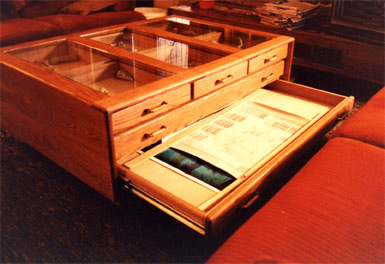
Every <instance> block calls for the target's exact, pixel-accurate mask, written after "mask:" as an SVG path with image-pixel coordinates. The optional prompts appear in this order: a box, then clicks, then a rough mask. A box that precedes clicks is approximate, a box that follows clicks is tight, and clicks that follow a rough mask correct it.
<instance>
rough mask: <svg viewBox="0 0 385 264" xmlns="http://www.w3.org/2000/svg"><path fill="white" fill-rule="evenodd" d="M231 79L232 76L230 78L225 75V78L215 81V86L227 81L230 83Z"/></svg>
mask: <svg viewBox="0 0 385 264" xmlns="http://www.w3.org/2000/svg"><path fill="white" fill-rule="evenodd" d="M232 78H233V76H232V75H231V74H229V75H227V77H225V78H223V79H220V80H216V81H215V85H218V84H222V83H225V82H228V81H230V80H231V79H232Z"/></svg>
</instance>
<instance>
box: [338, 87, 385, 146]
mask: <svg viewBox="0 0 385 264" xmlns="http://www.w3.org/2000/svg"><path fill="white" fill-rule="evenodd" d="M332 137H348V138H354V139H357V140H361V141H364V142H367V143H370V144H374V145H376V146H380V147H382V148H385V88H382V89H381V90H380V91H379V92H377V93H376V94H375V95H374V96H373V97H372V98H371V99H370V100H369V101H368V102H367V103H366V104H365V105H364V106H363V107H362V108H361V109H360V110H359V111H358V112H357V113H355V114H354V115H353V116H352V117H351V118H350V119H348V120H347V121H346V122H345V123H344V124H342V126H341V127H340V128H339V129H337V130H336V131H335V132H334V133H333V134H332Z"/></svg>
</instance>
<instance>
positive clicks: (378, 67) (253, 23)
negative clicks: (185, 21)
mask: <svg viewBox="0 0 385 264" xmlns="http://www.w3.org/2000/svg"><path fill="white" fill-rule="evenodd" d="M169 14H170V15H177V16H184V17H190V18H192V19H202V20H209V21H213V22H219V23H226V24H230V25H237V26H240V27H245V28H249V29H253V30H255V29H257V30H261V31H264V32H270V33H274V34H279V35H284V36H291V37H293V38H295V42H296V49H295V50H294V57H293V63H294V65H298V66H302V67H307V68H311V69H315V70H320V71H325V72H330V73H333V74H338V75H341V76H346V77H350V78H355V79H360V80H365V81H368V82H373V83H378V84H381V85H384V65H385V64H384V60H385V59H384V58H385V49H384V41H383V39H382V41H377V42H376V41H375V40H374V39H370V38H364V39H365V41H363V39H361V38H360V37H361V36H358V35H356V36H354V35H351V36H348V37H344V34H343V32H339V31H333V28H332V27H330V26H327V27H325V28H323V27H322V26H321V27H320V26H317V25H313V26H314V27H313V28H310V29H295V30H292V31H288V30H286V29H285V28H281V27H272V26H267V25H263V24H261V23H259V22H258V20H257V19H255V17H254V16H249V17H245V16H239V15H237V14H229V13H228V12H226V13H223V12H220V11H216V10H203V9H199V8H196V7H192V9H191V10H190V11H186V9H181V8H178V7H170V8H169ZM293 48H294V47H293Z"/></svg>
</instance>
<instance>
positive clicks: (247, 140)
mask: <svg viewBox="0 0 385 264" xmlns="http://www.w3.org/2000/svg"><path fill="white" fill-rule="evenodd" d="M328 110H329V107H327V106H322V105H319V104H315V103H312V102H309V101H305V100H302V99H298V98H293V97H291V96H287V95H283V94H280V93H276V92H272V91H268V90H260V92H259V93H258V94H257V95H256V96H255V97H253V98H251V99H250V100H248V101H246V102H243V103H242V104H240V105H239V106H237V107H236V108H234V109H233V110H231V111H229V112H228V113H226V114H225V115H223V116H220V117H218V118H216V119H214V120H212V121H211V122H210V123H208V124H207V125H205V126H203V127H202V128H200V129H199V130H197V131H195V132H193V133H191V134H189V135H187V136H186V137H184V138H182V139H181V140H180V141H178V142H176V143H174V144H173V145H172V147H173V148H175V149H179V150H182V151H184V152H187V153H189V154H191V155H194V156H196V157H199V158H201V159H203V160H205V161H207V162H209V163H211V164H212V165H214V166H216V167H218V168H220V169H222V170H224V171H226V172H228V173H230V174H231V175H232V176H234V177H235V178H240V177H241V176H242V175H244V174H245V173H246V172H247V171H248V170H249V169H250V168H252V167H254V166H255V165H256V164H257V163H258V162H260V161H261V160H263V159H264V158H265V157H267V156H268V155H269V154H270V153H272V152H273V151H274V150H275V149H276V148H278V147H279V146H282V144H285V143H288V141H289V139H291V138H294V136H295V134H296V133H297V132H298V131H299V130H300V129H301V128H302V127H304V126H305V125H307V124H308V123H309V122H315V121H316V120H317V119H319V117H321V116H322V115H323V114H324V113H325V112H326V111H328Z"/></svg>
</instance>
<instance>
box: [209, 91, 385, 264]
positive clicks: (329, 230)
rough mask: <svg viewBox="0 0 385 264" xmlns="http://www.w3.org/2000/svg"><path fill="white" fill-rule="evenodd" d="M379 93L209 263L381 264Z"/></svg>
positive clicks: (382, 95) (384, 123)
mask: <svg viewBox="0 0 385 264" xmlns="http://www.w3.org/2000/svg"><path fill="white" fill-rule="evenodd" d="M384 111H385V88H383V89H382V90H380V91H379V92H378V93H377V94H375V95H374V96H373V97H372V98H371V99H370V100H369V101H368V102H367V103H366V104H365V105H364V106H363V108H362V109H360V110H359V111H358V112H357V113H356V114H354V115H353V116H352V117H351V118H350V119H348V120H347V121H346V122H345V123H344V124H343V125H342V126H341V127H340V128H339V129H337V131H335V132H334V133H333V134H332V136H331V139H330V140H329V141H328V142H327V143H326V144H325V146H323V147H322V148H321V150H320V151H319V152H318V153H317V154H316V155H314V156H313V157H312V158H311V160H310V161H309V162H308V163H307V164H306V165H305V166H304V167H303V168H302V169H301V170H300V171H299V172H298V173H296V174H295V175H294V177H293V178H292V179H291V180H290V181H289V182H288V183H287V184H285V185H284V186H283V187H282V189H281V190H279V191H278V192H277V193H276V194H275V195H274V196H273V197H272V198H271V199H270V200H269V201H268V202H267V203H266V204H265V205H264V206H263V207H262V208H261V209H260V210H258V211H257V212H256V213H255V214H254V215H253V216H252V217H251V218H249V219H248V220H247V221H246V222H245V223H244V224H243V225H242V226H241V227H240V228H239V229H238V230H237V231H235V233H234V234H232V235H231V236H230V238H229V239H228V240H227V241H226V242H225V243H224V244H223V245H222V246H221V247H220V248H219V249H218V250H217V251H216V252H215V253H214V254H213V255H212V256H211V258H210V259H209V260H208V263H267V262H268V263H287V262H289V263H384V262H385V257H384V254H385V253H384V248H385V243H384V237H385V235H384V234H385V233H384V222H385V219H384V218H385V211H384V193H385V191H384V181H385V177H384V176H385V152H384V148H385V129H384V128H385V115H384Z"/></svg>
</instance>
